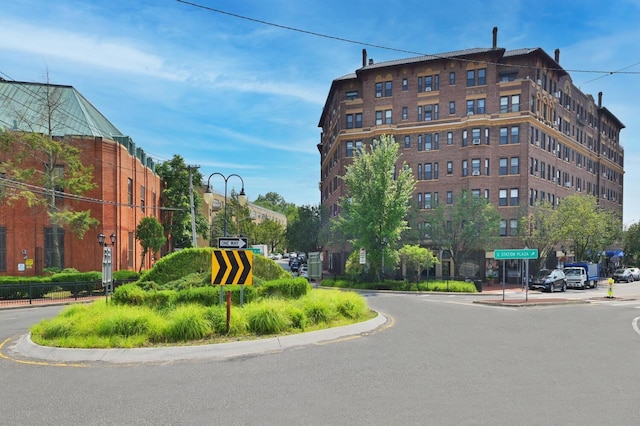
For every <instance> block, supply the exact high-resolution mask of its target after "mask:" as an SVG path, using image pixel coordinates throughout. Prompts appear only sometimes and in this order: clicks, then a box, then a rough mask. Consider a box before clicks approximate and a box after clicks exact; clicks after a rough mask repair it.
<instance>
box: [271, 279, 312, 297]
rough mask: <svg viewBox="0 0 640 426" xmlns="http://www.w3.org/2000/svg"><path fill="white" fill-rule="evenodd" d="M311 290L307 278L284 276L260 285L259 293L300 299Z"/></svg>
mask: <svg viewBox="0 0 640 426" xmlns="http://www.w3.org/2000/svg"><path fill="white" fill-rule="evenodd" d="M310 290H311V284H309V281H307V280H306V279H305V278H300V277H298V278H291V277H289V278H283V279H278V280H273V281H267V282H265V283H263V284H262V286H260V287H259V290H258V292H259V294H260V295H261V296H263V297H282V298H285V299H299V298H300V297H302V296H304V295H305V294H307V293H308V292H309V291H310Z"/></svg>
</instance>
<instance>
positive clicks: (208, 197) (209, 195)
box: [203, 172, 247, 237]
mask: <svg viewBox="0 0 640 426" xmlns="http://www.w3.org/2000/svg"><path fill="white" fill-rule="evenodd" d="M215 175H218V176H220V177H221V178H222V179H224V236H225V237H226V236H227V183H228V181H229V179H230V178H231V177H232V176H235V177H237V178H238V179H240V182H242V189H241V190H240V193H239V194H238V202H239V203H240V205H241V206H245V205H246V204H247V194H245V192H244V180H243V179H242V177H241V176H240V175H237V174H235V173H232V174H230V175H229V176H225V175H223V174H222V173H218V172H214V173H211V174H210V175H209V178H208V179H207V189H206V191H205V192H204V195H203V198H204V202H205V203H207V205H209V206H210V205H211V204H212V203H213V192H212V191H211V185H210V183H211V178H212V177H213V176H215Z"/></svg>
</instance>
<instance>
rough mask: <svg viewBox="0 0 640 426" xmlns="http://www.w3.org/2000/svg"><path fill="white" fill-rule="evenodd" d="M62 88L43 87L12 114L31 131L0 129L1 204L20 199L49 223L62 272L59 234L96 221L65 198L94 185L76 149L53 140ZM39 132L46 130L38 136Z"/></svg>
mask: <svg viewBox="0 0 640 426" xmlns="http://www.w3.org/2000/svg"><path fill="white" fill-rule="evenodd" d="M62 90H63V88H61V87H58V86H52V85H49V84H45V85H43V86H42V90H41V91H39V92H37V93H34V94H33V98H34V102H33V103H31V104H30V105H29V106H28V107H27V106H25V110H24V111H16V112H15V113H16V122H19V123H20V125H21V126H26V127H28V128H31V129H33V132H31V133H26V132H13V131H7V130H4V129H0V146H1V147H2V150H3V151H4V152H5V153H11V155H9V156H7V157H6V159H5V160H4V161H3V163H2V170H0V172H1V173H3V174H4V177H5V178H6V179H9V180H10V181H12V184H11V185H7V186H6V187H5V188H4V190H3V191H1V192H0V197H1V198H4V202H6V203H7V204H8V205H12V204H13V203H15V202H17V201H18V200H23V201H25V202H26V203H27V205H28V206H29V207H33V208H36V209H44V210H45V211H46V212H47V214H48V216H49V221H50V223H51V232H52V240H51V241H52V244H53V245H52V259H51V260H52V265H50V266H51V267H54V268H62V258H61V255H60V245H59V241H60V236H59V235H60V230H61V229H67V230H69V231H71V232H73V233H74V234H75V235H76V236H77V237H78V238H80V239H82V238H84V234H85V233H86V232H87V231H88V230H89V228H90V227H92V226H96V225H97V224H98V223H99V221H98V220H97V219H95V218H92V217H91V210H84V211H77V210H76V209H75V208H74V206H75V205H76V203H74V202H72V201H69V200H66V201H65V202H61V200H62V199H63V198H65V197H68V196H69V194H73V195H83V194H85V193H86V192H88V191H90V190H92V189H94V188H95V187H96V186H97V185H96V184H95V182H94V181H93V167H91V166H85V165H84V164H83V163H82V161H81V151H80V149H78V148H77V147H75V146H73V145H72V144H71V143H69V142H67V141H64V140H60V139H58V138H54V135H55V134H56V127H57V126H58V125H60V124H59V123H63V122H65V120H64V119H63V118H64V117H63V115H67V114H68V113H67V112H66V111H65V105H64V101H63V96H62V95H63V93H62ZM40 129H46V131H45V132H42V130H40Z"/></svg>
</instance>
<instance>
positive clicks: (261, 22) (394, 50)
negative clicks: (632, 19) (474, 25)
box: [176, 0, 640, 77]
mask: <svg viewBox="0 0 640 426" xmlns="http://www.w3.org/2000/svg"><path fill="white" fill-rule="evenodd" d="M176 1H177V2H178V3H183V4H185V5H188V6H192V7H196V8H199V9H204V10H208V11H210V12H216V13H220V14H222V15H227V16H231V17H233V18H237V19H243V20H246V21H251V22H255V23H258V24H262V25H267V26H271V27H275V28H280V29H283V30H287V31H294V32H298V33H302V34H307V35H311V36H314V37H321V38H326V39H330V40H336V41H340V42H343V43H351V44H357V45H360V46H367V47H373V48H376V49H382V50H389V51H393V52H400V53H408V54H411V55H419V56H426V57H431V58H435V59H447V60H451V61H459V62H474V63H482V64H487V65H500V66H514V67H516V66H517V67H518V68H531V69H535V68H536V67H535V66H523V65H509V64H503V63H497V62H490V61H479V60H473V59H465V58H455V57H445V56H442V55H437V54H431V53H423V52H415V51H411V50H406V49H399V48H395V47H389V46H383V45H379V44H373V43H368V42H364V41H359V40H352V39H348V38H344V37H338V36H334V35H330V34H324V33H319V32H315V31H309V30H304V29H301V28H296V27H292V26H288V25H282V24H277V23H274V22H269V21H265V20H262V19H257V18H252V17H249V16H245V15H240V14H237V13H232V12H228V11H225V10H222V9H216V8H213V7H210V6H204V5H201V4H198V3H193V2H189V1H185V0H176ZM635 65H637V64H634V65H630V66H629V67H625V68H622V69H623V70H624V69H627V68H631V67H633V66H635ZM549 69H550V70H553V71H566V72H572V73H590V74H604V75H603V76H602V77H606V76H607V75H612V74H632V75H637V74H640V71H602V70H582V69H565V68H549Z"/></svg>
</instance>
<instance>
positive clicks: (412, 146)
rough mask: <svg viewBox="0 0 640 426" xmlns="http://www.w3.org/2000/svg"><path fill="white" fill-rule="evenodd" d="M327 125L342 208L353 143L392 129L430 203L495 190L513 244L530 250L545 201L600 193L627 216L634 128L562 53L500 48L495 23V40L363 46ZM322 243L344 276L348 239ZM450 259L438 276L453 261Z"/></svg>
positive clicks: (328, 169) (324, 185)
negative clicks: (410, 54)
mask: <svg viewBox="0 0 640 426" xmlns="http://www.w3.org/2000/svg"><path fill="white" fill-rule="evenodd" d="M319 127H321V128H322V134H321V141H320V144H319V145H318V148H319V150H320V154H321V181H320V189H321V204H322V205H323V206H324V207H325V208H326V210H327V211H329V212H331V215H332V216H336V215H339V214H340V209H339V206H338V200H339V199H340V197H342V196H343V195H345V188H344V186H343V182H342V180H341V179H340V178H339V177H340V176H342V175H344V173H345V170H346V166H347V165H349V164H350V163H351V162H352V157H353V152H354V150H356V149H358V148H359V147H361V146H363V145H364V144H369V143H371V141H372V140H373V139H374V138H379V137H380V135H383V134H391V135H393V136H394V137H395V140H396V142H397V143H398V144H399V146H400V153H401V157H400V160H399V161H400V163H402V162H406V163H407V164H408V165H409V166H410V167H411V168H412V170H413V175H414V178H415V179H416V180H417V186H416V190H415V193H414V197H415V201H416V202H417V204H418V205H419V206H420V209H421V210H427V209H430V208H433V206H435V205H436V204H438V203H451V202H452V200H453V196H454V194H457V193H459V192H460V191H461V190H463V189H466V190H470V191H472V192H473V193H474V194H475V195H477V196H483V197H486V198H487V199H488V200H489V201H490V202H491V203H492V204H493V205H495V206H496V207H497V209H498V211H499V212H500V215H501V216H502V220H501V223H500V235H501V237H502V241H501V246H502V247H504V248H515V247H520V244H521V243H520V242H519V240H518V238H517V231H518V229H517V227H518V221H519V219H520V218H521V217H522V215H523V212H526V211H527V209H528V210H531V209H533V208H534V206H535V204H536V203H537V202H539V201H543V200H546V201H549V202H551V203H553V204H554V205H557V204H558V202H559V201H560V200H561V199H562V198H563V197H566V196H568V195H572V194H575V193H583V194H591V195H594V196H596V197H597V198H598V202H599V203H600V205H601V206H603V207H606V208H609V209H612V210H614V211H616V212H618V213H619V214H620V215H622V203H623V199H622V194H623V176H624V150H623V148H622V145H621V144H620V131H621V130H622V129H623V128H624V125H623V124H622V123H621V122H620V121H619V120H618V119H617V118H616V117H615V116H614V115H613V114H612V113H611V112H610V111H609V110H608V109H607V108H605V107H604V106H603V105H602V95H601V94H599V95H598V97H597V99H594V97H593V96H592V95H590V94H585V93H583V92H582V91H580V89H579V88H578V87H577V86H576V85H574V84H573V81H572V79H571V76H570V75H569V73H568V72H567V71H566V70H564V69H563V68H562V67H561V66H560V53H559V51H558V50H556V52H555V55H554V57H551V56H549V55H548V54H547V53H546V52H545V51H544V50H542V49H540V48H531V49H529V48H527V49H516V50H506V49H503V48H499V47H497V29H494V36H493V46H492V47H491V48H475V49H468V50H463V51H457V52H448V53H443V54H437V55H430V56H421V57H415V58H408V59H399V60H394V61H388V62H383V63H375V62H374V61H373V60H372V59H369V60H368V59H367V54H366V51H364V50H363V57H362V67H361V68H359V69H357V70H356V71H355V73H352V74H349V75H346V76H343V77H340V78H337V79H335V80H334V81H333V82H332V84H331V88H330V90H329V95H328V97H327V100H326V103H325V106H324V109H323V112H322V116H321V117H320V122H319ZM400 165H401V164H398V167H399V166H400ZM423 243H424V245H427V246H428V241H426V240H424V241H423ZM324 250H325V253H324V258H325V265H324V266H325V268H326V269H328V270H329V271H332V272H335V273H341V272H342V271H343V268H344V264H345V260H346V257H347V256H348V254H349V253H348V252H347V250H348V248H346V247H325V249H324ZM440 260H441V261H442V264H441V265H440V266H438V269H439V270H438V271H437V272H436V273H443V271H447V270H453V269H452V268H451V265H450V263H449V261H448V260H447V259H446V257H444V258H443V256H442V253H440ZM445 274H446V272H445Z"/></svg>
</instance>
